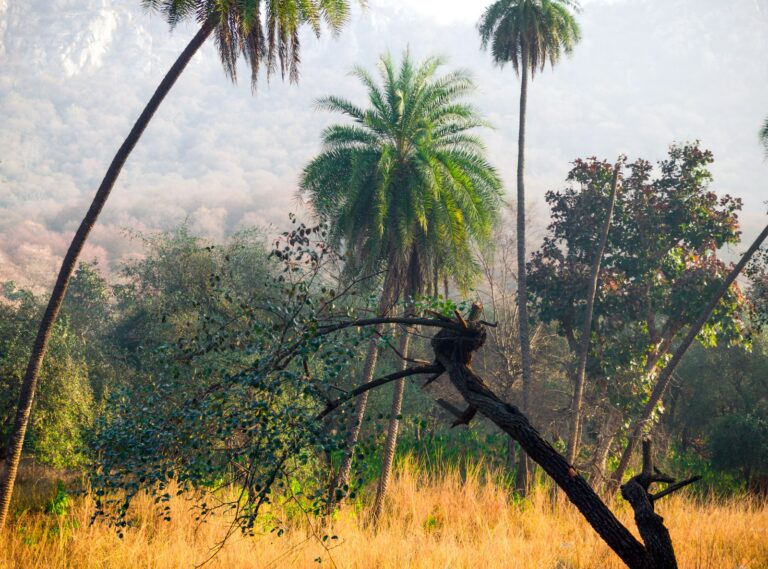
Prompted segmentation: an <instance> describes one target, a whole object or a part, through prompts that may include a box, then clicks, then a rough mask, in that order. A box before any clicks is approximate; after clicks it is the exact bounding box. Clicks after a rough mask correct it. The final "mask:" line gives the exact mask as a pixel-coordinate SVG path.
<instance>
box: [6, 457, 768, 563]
mask: <svg viewBox="0 0 768 569" xmlns="http://www.w3.org/2000/svg"><path fill="white" fill-rule="evenodd" d="M38 476H39V473H38ZM21 488H22V492H21V494H22V496H23V498H22V499H23V500H24V502H25V504H26V505H30V504H33V503H35V502H37V503H38V504H39V503H40V501H41V500H43V498H45V497H50V495H51V493H52V488H51V487H50V486H49V487H47V488H46V487H43V486H38V487H36V488H35V487H32V486H30V484H29V482H27V483H22V484H21ZM172 506H173V511H174V517H173V521H172V522H170V523H168V522H163V521H161V520H159V519H158V518H157V516H155V515H154V513H153V509H152V505H151V502H150V500H148V499H141V500H139V501H138V502H137V503H136V507H135V526H134V527H132V528H131V529H129V530H128V531H127V532H126V534H125V537H124V538H123V539H119V538H118V537H117V536H116V535H115V532H114V530H112V529H110V528H108V527H106V526H105V525H103V524H98V523H97V524H95V525H90V515H91V507H92V504H91V502H90V501H89V500H88V499H87V498H85V499H75V500H73V504H72V507H71V508H70V511H69V513H68V514H67V515H65V516H61V517H55V516H52V515H47V514H44V513H40V512H39V511H38V512H37V513H32V511H31V510H30V511H28V512H26V513H24V514H21V515H20V516H19V517H18V518H17V519H16V520H14V521H12V522H11V524H10V525H9V528H8V529H7V530H6V531H5V532H3V533H2V535H0V568H2V569H6V568H8V569H10V568H13V569H33V568H34V569H63V568H71V569H96V568H100V569H101V568H103V569H106V568H109V569H113V568H114V569H122V568H125V569H128V568H131V569H149V568H152V569H189V568H191V567H194V566H195V565H197V564H199V563H201V562H202V561H204V560H205V559H206V558H207V556H208V555H209V552H210V548H211V547H212V546H213V545H215V544H216V542H217V540H219V539H220V538H221V536H222V535H223V532H224V531H225V528H226V525H227V524H226V520H224V519H218V520H213V521H211V522H209V523H208V524H205V525H203V526H201V527H199V528H196V526H195V524H194V523H193V521H192V517H193V514H192V513H191V512H190V511H189V502H188V501H185V500H183V499H178V500H176V501H174V502H173V503H172ZM365 513H366V512H365V511H362V512H356V511H355V509H354V508H352V507H347V508H345V509H343V510H342V511H341V512H340V513H339V515H338V516H337V518H336V520H335V521H334V525H333V528H332V530H331V531H332V533H334V534H336V535H338V536H339V539H338V540H333V542H332V544H331V545H330V546H329V547H331V549H330V550H328V551H326V550H325V549H324V548H323V546H322V545H321V544H320V542H319V540H318V539H316V538H315V537H313V527H312V524H311V523H308V521H307V520H306V519H305V520H303V521H297V522H295V523H294V524H293V526H292V527H291V529H290V530H289V531H288V532H286V533H285V534H284V535H283V536H282V537H277V536H276V535H275V534H269V533H267V534H265V535H259V536H257V537H255V538H244V537H242V536H240V535H239V534H237V535H235V536H234V537H232V538H231V539H230V541H229V542H228V543H227V545H226V546H225V547H224V549H223V550H222V551H221V552H219V553H218V555H217V556H216V557H215V558H214V559H213V560H212V561H211V562H210V564H209V565H208V566H209V567H216V568H226V569H230V568H231V569H241V568H242V569H246V568H260V569H261V568H264V569H266V568H275V569H294V568H296V569H304V568H312V567H338V568H343V569H377V568H381V569H385V568H387V569H388V568H392V569H395V568H396V569H403V568H414V569H427V568H428V569H449V568H450V569H463V568H473V569H475V568H478V567H480V568H482V569H495V568H504V569H509V568H519V569H527V568H531V569H533V568H535V569H566V568H567V569H587V568H589V569H595V568H605V569H611V568H619V567H622V565H621V564H620V563H619V562H618V560H617V559H616V557H615V556H614V555H613V554H612V553H611V552H610V551H609V550H608V548H607V547H606V546H605V545H603V544H602V542H601V541H600V540H599V539H598V538H597V536H596V535H595V534H594V532H593V531H592V530H591V529H590V528H589V526H587V524H586V523H585V522H584V521H583V520H582V518H581V516H580V515H579V514H578V512H576V510H575V509H574V508H573V507H571V506H570V505H568V504H567V503H566V502H565V501H564V500H561V499H558V500H556V501H555V502H554V503H553V501H552V500H550V498H549V493H548V492H546V491H542V492H539V493H537V494H535V495H534V496H533V497H532V498H531V499H529V500H527V501H525V502H524V503H522V504H517V505H510V500H509V496H508V494H507V492H506V491H505V490H504V489H503V488H502V487H500V486H499V485H496V484H494V483H492V482H483V481H482V480H481V477H480V476H479V475H478V474H477V472H469V473H468V474H466V475H465V477H462V476H461V475H460V474H459V473H458V472H455V471H453V472H451V471H449V472H447V473H446V474H445V475H444V476H441V477H440V478H439V479H436V480H431V479H429V478H428V477H426V476H424V475H423V474H420V471H419V469H417V468H416V467H415V466H414V465H413V463H411V462H408V461H406V462H405V463H404V464H403V465H402V466H401V468H400V470H399V475H398V477H397V480H396V481H395V482H394V484H393V486H392V493H391V498H390V501H389V508H388V511H387V513H386V517H385V518H384V519H383V522H382V525H381V527H380V529H379V531H378V532H376V533H374V532H372V531H370V530H369V529H366V528H364V527H363V524H362V521H363V519H364V517H365ZM660 513H661V514H662V515H663V516H664V518H665V520H666V522H667V524H668V526H669V528H670V530H671V532H672V537H673V540H674V542H675V544H676V549H677V553H678V558H679V560H680V567H681V569H705V568H706V569H710V568H711V569H714V568H716V569H765V568H768V506H766V505H765V504H762V505H760V504H757V503H755V502H752V501H749V500H732V501H729V502H724V503H705V504H702V503H697V502H695V501H693V500H690V499H686V498H685V497H683V496H679V497H673V498H671V499H668V500H665V501H663V503H662V504H661V505H660ZM619 515H620V517H621V518H622V520H623V521H624V522H625V523H626V524H627V525H628V526H629V527H633V524H632V523H631V512H630V511H627V510H626V509H622V508H619ZM314 529H316V530H317V532H316V533H322V532H320V530H319V529H317V528H314ZM329 541H331V540H329ZM318 557H320V559H321V560H322V561H321V563H320V564H318V563H317V562H316V561H315V559H316V558H318Z"/></svg>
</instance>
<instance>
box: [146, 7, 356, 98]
mask: <svg viewBox="0 0 768 569" xmlns="http://www.w3.org/2000/svg"><path fill="white" fill-rule="evenodd" d="M142 3H143V4H144V6H145V7H146V8H148V9H150V10H154V11H158V12H160V13H161V14H163V15H164V16H165V18H166V20H167V21H168V23H169V24H170V25H171V27H174V26H176V25H177V24H178V23H179V22H181V21H183V20H186V19H190V18H195V19H196V20H197V21H198V22H200V23H201V24H203V25H211V26H213V33H214V35H215V37H216V47H217V49H218V51H219V57H220V58H221V62H222V64H223V65H224V71H225V72H226V73H227V75H228V76H229V77H230V78H231V79H232V81H236V80H237V60H238V58H239V56H240V55H242V56H243V58H244V59H245V61H246V62H247V63H248V64H249V66H250V69H251V86H252V88H254V89H255V87H256V83H257V80H258V76H259V70H260V69H261V66H262V64H263V65H265V66H266V69H267V74H268V75H270V74H272V73H273V72H275V71H276V70H277V69H279V71H280V74H281V76H282V77H283V78H285V76H286V75H288V77H289V78H290V80H291V81H293V82H296V81H298V78H299V61H300V57H299V56H300V43H299V28H300V27H301V25H302V24H308V25H309V26H310V27H311V28H312V30H313V31H314V32H315V35H318V36H319V35H320V30H321V26H322V23H323V22H325V23H326V25H327V26H328V27H329V28H330V29H331V31H333V32H334V33H336V32H338V31H339V30H340V29H341V27H342V26H343V25H344V23H345V22H346V20H347V18H348V16H349V2H348V1H347V0H300V1H299V0H292V1H275V0H142Z"/></svg>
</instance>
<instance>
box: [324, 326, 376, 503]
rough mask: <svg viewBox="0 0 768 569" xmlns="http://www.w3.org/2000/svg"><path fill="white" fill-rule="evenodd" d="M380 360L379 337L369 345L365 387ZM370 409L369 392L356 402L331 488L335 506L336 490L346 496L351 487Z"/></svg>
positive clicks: (365, 367) (364, 375) (364, 370)
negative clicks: (357, 451)
mask: <svg viewBox="0 0 768 569" xmlns="http://www.w3.org/2000/svg"><path fill="white" fill-rule="evenodd" d="M382 329H383V326H381V325H379V326H377V327H376V331H377V332H381V330H382ZM378 359H379V346H378V337H374V338H371V343H370V344H369V345H368V355H367V356H366V358H365V366H364V368H363V381H362V383H363V385H364V384H366V383H369V382H370V381H371V380H372V379H373V376H374V373H375V372H376V362H377V360H378ZM367 407H368V392H365V393H363V394H362V395H361V396H360V397H358V398H357V400H356V401H355V416H354V418H353V419H352V427H351V429H350V431H349V435H348V436H347V443H346V450H345V454H344V459H343V460H342V462H341V466H340V467H339V473H338V475H337V476H336V478H335V480H334V482H333V488H331V496H332V501H333V503H334V504H335V502H336V498H335V494H336V489H340V490H341V491H342V492H343V493H344V494H346V492H347V489H348V487H349V473H350V472H351V470H352V461H353V456H354V454H355V447H356V446H357V441H358V440H359V439H360V431H361V430H362V428H363V421H364V420H365V411H366V409H367Z"/></svg>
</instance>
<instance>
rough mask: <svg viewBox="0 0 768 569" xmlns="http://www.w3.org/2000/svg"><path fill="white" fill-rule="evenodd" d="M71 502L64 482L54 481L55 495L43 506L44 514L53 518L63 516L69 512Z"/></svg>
mask: <svg viewBox="0 0 768 569" xmlns="http://www.w3.org/2000/svg"><path fill="white" fill-rule="evenodd" d="M70 505H71V500H70V498H69V493H68V492H67V489H66V487H65V486H64V482H62V481H61V480H58V481H56V494H54V496H53V498H51V499H50V500H49V501H48V503H47V504H46V505H45V513H47V514H53V515H55V516H63V515H64V514H66V513H67V512H68V511H69V508H70Z"/></svg>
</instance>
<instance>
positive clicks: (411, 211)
mask: <svg viewBox="0 0 768 569" xmlns="http://www.w3.org/2000/svg"><path fill="white" fill-rule="evenodd" d="M442 64H443V61H442V60H441V59H440V58H434V57H433V58H429V59H427V60H425V61H423V62H422V63H420V64H417V63H415V62H414V61H412V59H411V57H410V55H409V53H408V52H406V53H405V54H404V56H403V58H402V60H401V62H400V64H399V65H396V64H395V62H394V61H393V60H392V58H391V57H390V56H389V55H386V56H383V57H382V58H381V60H380V64H379V80H378V81H377V80H376V79H375V78H374V77H373V76H372V75H371V74H370V73H369V72H368V71H366V70H364V69H362V68H355V70H354V74H355V76H356V77H357V78H358V79H359V80H360V81H361V82H362V83H363V85H365V87H366V89H367V91H368V106H367V107H366V108H363V107H359V106H357V105H356V104H354V103H353V102H351V101H348V100H346V99H343V98H340V97H335V96H332V97H328V98H326V99H323V100H321V101H320V103H319V106H320V107H321V108H323V109H327V110H330V111H333V112H336V113H341V114H343V115H345V116H346V117H348V118H349V119H351V122H349V123H346V124H337V125H333V126H331V127H329V128H328V129H326V130H325V132H324V133H323V150H322V152H321V153H320V155H319V156H317V157H316V158H315V159H314V160H313V161H312V162H311V163H310V164H309V165H308V166H307V167H306V169H305V170H304V176H303V178H302V181H301V186H302V189H303V192H304V194H305V195H306V196H308V197H309V199H310V201H311V203H312V205H313V207H314V208H315V211H316V212H317V213H318V214H319V215H320V216H321V217H322V218H324V219H327V220H328V221H329V223H330V227H331V235H330V239H331V242H332V243H334V244H335V245H336V246H338V247H343V248H344V250H345V251H346V259H347V263H348V270H349V271H350V273H351V274H355V275H366V274H376V273H379V272H383V273H384V284H383V290H382V293H381V299H380V303H379V312H380V313H381V314H385V313H387V312H388V311H389V310H390V309H391V308H392V306H393V304H394V303H396V302H397V301H398V300H399V299H402V300H404V301H406V302H408V301H409V300H412V299H413V298H414V297H415V296H416V295H418V294H419V293H421V292H424V291H425V289H426V287H427V285H428V284H431V283H434V281H435V280H436V279H437V278H438V276H444V275H450V276H451V277H453V278H454V279H455V280H457V281H458V282H459V283H466V282H467V281H468V280H469V279H470V278H471V276H472V274H473V273H474V272H475V271H476V269H477V267H476V263H475V262H474V261H473V251H474V248H475V246H476V245H478V244H482V243H484V242H486V241H487V240H488V239H489V237H490V235H491V231H492V229H493V225H494V222H495V220H496V219H497V216H498V211H499V206H500V203H501V181H500V180H499V177H498V175H497V173H496V170H495V169H494V168H493V167H492V166H491V165H490V164H489V163H488V161H487V160H486V158H485V151H484V147H483V144H482V142H481V141H480V139H479V138H477V136H476V135H475V134H473V131H474V130H475V129H476V128H477V127H481V126H485V122H484V121H483V120H482V119H481V118H480V116H479V114H478V112H477V111H476V110H475V109H474V108H473V107H472V106H471V105H469V104H468V103H466V102H465V101H464V99H465V97H466V96H467V95H469V94H470V93H471V92H472V91H473V90H474V85H473V83H472V81H471V80H470V78H469V76H468V75H467V74H466V73H465V72H463V71H454V72H450V73H447V74H445V75H439V74H438V70H439V68H440V67H441V65H442ZM408 338H409V335H408V334H404V335H403V336H402V338H401V344H400V350H399V351H400V353H401V355H403V356H406V357H407V354H408V341H409V340H408ZM377 357H378V354H377V346H376V344H375V342H372V343H371V345H370V348H369V351H368V356H367V360H366V363H365V367H364V377H363V381H364V382H367V381H370V380H371V378H372V377H373V374H374V371H375V368H376V360H377ZM403 364H405V360H404V361H403ZM403 389H404V382H403V381H399V382H397V383H396V385H395V394H394V397H393V402H392V411H391V418H390V423H389V429H388V434H387V443H386V448H385V453H384V465H383V470H382V477H381V481H380V484H379V491H378V499H377V505H376V507H375V512H376V513H380V511H381V506H382V503H383V497H384V495H385V493H386V488H387V484H388V482H389V477H390V471H391V465H392V461H393V457H394V452H395V445H396V441H397V431H398V415H399V414H400V410H401V405H402V398H403ZM365 408H366V399H365V396H362V397H361V398H359V399H358V401H357V410H356V416H355V419H354V422H353V425H352V426H351V431H350V435H349V440H348V453H349V454H348V456H347V459H346V460H345V462H344V463H343V464H342V467H341V471H340V475H339V483H340V484H341V485H342V486H343V485H345V484H346V483H347V480H348V474H349V468H350V462H349V461H350V460H351V449H352V448H354V445H355V444H356V442H357V439H358V437H359V434H360V428H361V424H362V420H363V417H364V414H365ZM374 515H375V516H376V515H377V514H374Z"/></svg>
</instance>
